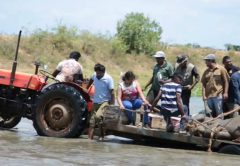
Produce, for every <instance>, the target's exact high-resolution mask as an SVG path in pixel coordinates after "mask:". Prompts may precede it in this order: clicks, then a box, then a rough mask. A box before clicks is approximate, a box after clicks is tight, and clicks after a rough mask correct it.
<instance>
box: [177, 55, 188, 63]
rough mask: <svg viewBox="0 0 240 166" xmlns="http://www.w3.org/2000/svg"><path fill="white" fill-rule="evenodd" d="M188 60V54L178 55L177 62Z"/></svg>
mask: <svg viewBox="0 0 240 166" xmlns="http://www.w3.org/2000/svg"><path fill="white" fill-rule="evenodd" d="M187 60H188V56H187V55H185V54H182V55H178V56H177V63H182V62H185V61H187Z"/></svg>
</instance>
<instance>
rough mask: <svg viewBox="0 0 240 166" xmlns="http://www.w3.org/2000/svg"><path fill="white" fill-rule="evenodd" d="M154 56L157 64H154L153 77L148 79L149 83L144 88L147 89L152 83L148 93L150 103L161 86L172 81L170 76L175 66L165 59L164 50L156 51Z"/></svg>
mask: <svg viewBox="0 0 240 166" xmlns="http://www.w3.org/2000/svg"><path fill="white" fill-rule="evenodd" d="M153 57H155V58H156V62H157V64H156V65H155V66H154V69H153V75H152V78H151V79H150V80H149V81H148V83H147V85H146V86H145V88H144V90H145V89H147V87H148V86H149V85H150V84H152V86H151V88H150V90H149V91H148V94H147V100H148V101H149V103H152V102H153V100H154V99H155V98H156V96H157V94H158V91H159V89H160V86H161V85H163V84H165V83H167V82H170V80H171V79H170V78H171V77H172V75H173V67H172V65H171V64H170V63H169V62H167V61H166V60H165V57H166V56H165V53H164V52H163V51H158V52H156V54H155V55H153Z"/></svg>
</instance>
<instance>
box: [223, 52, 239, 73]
mask: <svg viewBox="0 0 240 166" xmlns="http://www.w3.org/2000/svg"><path fill="white" fill-rule="evenodd" d="M222 63H223V65H224V67H225V69H226V70H227V72H228V74H229V76H231V75H232V74H233V73H235V72H236V71H238V70H239V69H240V68H239V67H237V66H234V65H233V64H232V60H231V58H230V56H224V57H223V59H222Z"/></svg>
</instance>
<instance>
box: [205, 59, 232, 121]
mask: <svg viewBox="0 0 240 166" xmlns="http://www.w3.org/2000/svg"><path fill="white" fill-rule="evenodd" d="M204 60H205V63H206V66H207V67H208V68H207V69H206V70H205V71H204V73H203V76H202V79H201V82H202V96H203V100H204V101H206V102H207V105H208V107H209V108H210V109H211V111H212V112H211V116H212V117H216V116H218V115H220V114H222V113H223V100H227V99H228V87H229V75H228V73H227V71H226V69H225V68H224V67H222V66H220V65H218V64H217V63H216V57H215V55H214V54H208V55H207V56H206V57H205V58H204Z"/></svg>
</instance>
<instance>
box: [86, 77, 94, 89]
mask: <svg viewBox="0 0 240 166" xmlns="http://www.w3.org/2000/svg"><path fill="white" fill-rule="evenodd" d="M92 84H93V79H92V78H91V79H90V80H89V82H88V85H87V89H89V87H90V86H91V85H92Z"/></svg>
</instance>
